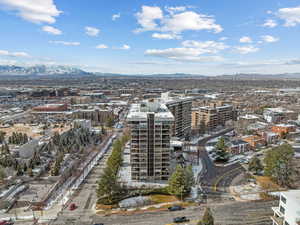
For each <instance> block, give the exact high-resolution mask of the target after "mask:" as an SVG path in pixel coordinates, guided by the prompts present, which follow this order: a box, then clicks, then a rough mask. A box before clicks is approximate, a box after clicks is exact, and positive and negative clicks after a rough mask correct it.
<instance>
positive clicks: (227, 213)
mask: <svg viewBox="0 0 300 225" xmlns="http://www.w3.org/2000/svg"><path fill="white" fill-rule="evenodd" d="M276 204H278V203H277V202H276V201H269V202H248V203H241V202H226V203H221V204H217V203H214V204H211V205H209V206H210V207H211V209H212V211H213V214H214V217H215V220H216V224H217V225H271V224H272V223H271V219H270V216H271V215H272V210H271V207H272V206H274V205H276ZM204 209H205V207H204V206H199V207H193V208H188V209H185V210H183V211H177V212H168V211H163V212H155V213H144V214H137V215H130V216H122V215H113V216H108V217H104V216H94V217H93V223H104V224H105V225H129V224H130V225H167V224H172V221H173V218H175V217H177V216H186V217H187V218H188V219H190V222H189V223H186V224H189V225H196V223H197V221H198V220H199V218H201V217H202V215H203V213H204ZM75 224H77V223H75ZM82 225H85V224H82ZM86 225H90V224H88V223H86Z"/></svg>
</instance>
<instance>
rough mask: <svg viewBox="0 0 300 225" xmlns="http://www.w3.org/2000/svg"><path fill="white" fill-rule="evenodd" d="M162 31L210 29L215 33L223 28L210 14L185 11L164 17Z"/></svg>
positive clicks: (178, 31) (177, 31) (179, 31)
mask: <svg viewBox="0 0 300 225" xmlns="http://www.w3.org/2000/svg"><path fill="white" fill-rule="evenodd" d="M162 30H163V31H171V32H175V33H181V32H182V31H185V30H211V31H214V32H215V33H219V32H221V31H223V28H222V27H221V26H220V25H219V24H216V23H215V19H214V18H213V17H211V16H207V15H204V14H198V13H195V12H192V11H186V12H182V13H178V14H174V15H172V16H171V17H166V18H165V19H164V21H163V26H162Z"/></svg>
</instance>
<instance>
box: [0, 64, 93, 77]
mask: <svg viewBox="0 0 300 225" xmlns="http://www.w3.org/2000/svg"><path fill="white" fill-rule="evenodd" d="M86 74H89V73H88V72H86V71H83V70H81V69H78V68H75V67H69V66H45V65H37V66H30V67H23V66H7V65H0V75H86Z"/></svg>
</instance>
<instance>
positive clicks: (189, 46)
mask: <svg viewBox="0 0 300 225" xmlns="http://www.w3.org/2000/svg"><path fill="white" fill-rule="evenodd" d="M181 45H182V47H178V48H168V49H148V50H146V52H145V55H148V56H156V57H163V58H167V59H173V60H178V61H191V62H208V61H220V60H222V59H223V58H222V57H220V56H202V55H204V54H216V53H218V52H220V51H222V50H224V49H226V48H229V46H227V45H225V44H224V43H222V42H215V41H205V42H199V41H193V40H187V41H183V42H182V43H181Z"/></svg>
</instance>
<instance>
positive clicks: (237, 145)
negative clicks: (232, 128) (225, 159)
mask: <svg viewBox="0 0 300 225" xmlns="http://www.w3.org/2000/svg"><path fill="white" fill-rule="evenodd" d="M228 147H229V152H230V153H231V154H234V155H238V154H241V153H244V152H246V151H248V150H249V149H250V145H249V143H248V142H246V141H244V140H240V139H239V140H233V141H231V142H230V143H229V144H228Z"/></svg>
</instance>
